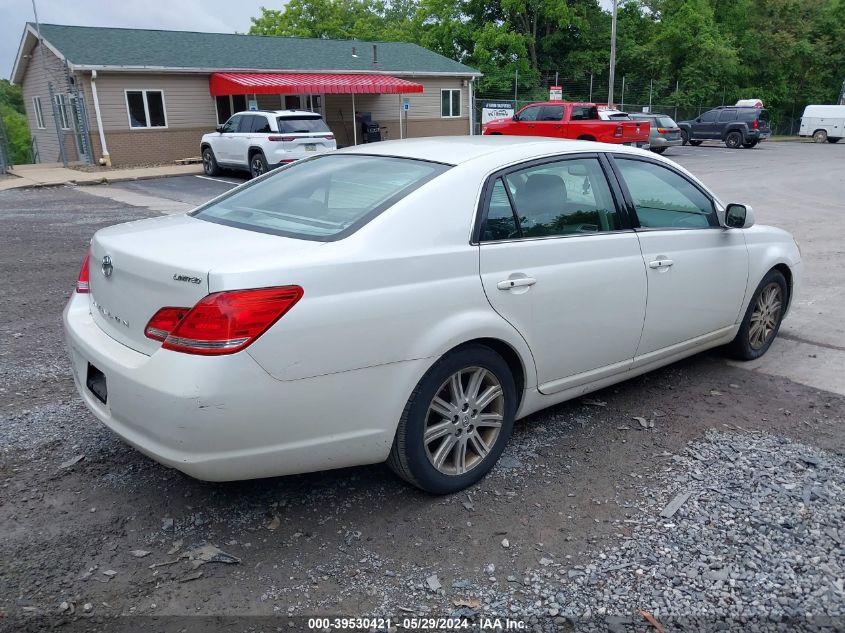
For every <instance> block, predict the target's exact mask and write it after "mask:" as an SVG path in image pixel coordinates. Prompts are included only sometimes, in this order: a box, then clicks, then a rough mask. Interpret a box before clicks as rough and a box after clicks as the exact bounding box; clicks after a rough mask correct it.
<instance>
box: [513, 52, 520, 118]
mask: <svg viewBox="0 0 845 633" xmlns="http://www.w3.org/2000/svg"><path fill="white" fill-rule="evenodd" d="M511 59H512V60H513V109H514V112H515V111H516V110H518V109H519V108H518V107H517V102H516V99H517V95H518V93H519V64H517V63H516V62H517V61H519V55H517V54H516V53H514V54H513V55H512V56H511Z"/></svg>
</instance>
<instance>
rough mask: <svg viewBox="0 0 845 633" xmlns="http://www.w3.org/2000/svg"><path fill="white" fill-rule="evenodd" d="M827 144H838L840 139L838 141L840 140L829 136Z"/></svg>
mask: <svg viewBox="0 0 845 633" xmlns="http://www.w3.org/2000/svg"><path fill="white" fill-rule="evenodd" d="M827 142H828V143H838V142H839V139H838V138H834V137H832V136H828V137H827Z"/></svg>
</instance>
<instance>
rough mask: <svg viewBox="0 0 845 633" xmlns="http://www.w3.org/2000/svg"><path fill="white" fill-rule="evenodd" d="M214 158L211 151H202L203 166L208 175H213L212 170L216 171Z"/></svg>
mask: <svg viewBox="0 0 845 633" xmlns="http://www.w3.org/2000/svg"><path fill="white" fill-rule="evenodd" d="M212 160H213V158H212V157H211V151H210V150H205V151H204V152H203V153H202V168H203V171H205V173H206V174H208V175H211V172H212V171H214V169H213V165H212V163H211V161H212Z"/></svg>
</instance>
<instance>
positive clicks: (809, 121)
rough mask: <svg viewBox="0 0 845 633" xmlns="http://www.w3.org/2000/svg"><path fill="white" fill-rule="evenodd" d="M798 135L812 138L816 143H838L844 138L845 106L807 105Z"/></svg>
mask: <svg viewBox="0 0 845 633" xmlns="http://www.w3.org/2000/svg"><path fill="white" fill-rule="evenodd" d="M798 135H799V136H812V137H813V140H814V141H815V142H816V143H824V142H825V141H827V142H828V143H838V142H839V139H841V138H842V137H843V136H845V105H808V106H807V107H806V108H804V114H803V116H802V117H801V127H800V128H799V130H798Z"/></svg>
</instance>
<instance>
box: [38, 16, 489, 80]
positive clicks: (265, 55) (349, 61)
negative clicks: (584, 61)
mask: <svg viewBox="0 0 845 633" xmlns="http://www.w3.org/2000/svg"><path fill="white" fill-rule="evenodd" d="M31 26H34V25H31ZM41 34H42V36H43V37H44V39H45V40H46V41H47V42H48V43H49V44H52V46H53V47H54V48H56V49H58V50H59V52H61V54H62V55H64V56H65V58H66V59H67V60H68V61H69V62H70V63H71V64H73V65H75V66H130V67H155V68H186V69H203V70H206V69H214V70H280V71H298V72H302V71H309V70H315V71H332V70H336V71H361V72H373V71H382V72H392V73H419V74H425V73H451V74H456V75H475V74H479V73H478V71H477V70H475V69H474V68H470V67H469V66H465V65H464V64H461V63H458V62H456V61H453V60H451V59H449V58H447V57H443V56H442V55H438V54H437V53H435V52H433V51H430V50H428V49H426V48H423V47H422V46H418V45H417V44H411V43H407V42H364V41H359V40H323V39H311V38H293V37H273V36H263V35H233V34H228V33H196V32H192V31H154V30H146V29H117V28H105V27H92V26H63V25H59V24H42V25H41ZM373 44H377V45H378V65H373ZM353 46H354V47H355V49H356V53H357V55H358V57H357V58H356V57H353V56H352V47H353Z"/></svg>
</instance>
